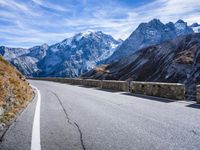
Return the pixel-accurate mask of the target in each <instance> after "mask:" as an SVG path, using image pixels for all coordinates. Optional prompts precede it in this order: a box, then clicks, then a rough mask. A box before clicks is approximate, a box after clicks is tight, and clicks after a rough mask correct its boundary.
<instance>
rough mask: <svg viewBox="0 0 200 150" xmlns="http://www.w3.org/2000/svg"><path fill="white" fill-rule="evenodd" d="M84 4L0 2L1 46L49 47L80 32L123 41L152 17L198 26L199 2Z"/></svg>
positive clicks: (37, 0)
mask: <svg viewBox="0 0 200 150" xmlns="http://www.w3.org/2000/svg"><path fill="white" fill-rule="evenodd" d="M87 3H88V1H85V2H83V6H79V7H78V6H73V5H71V4H70V5H68V4H67V5H66V6H64V5H60V4H53V3H50V2H49V1H47V0H32V2H30V1H29V2H26V1H25V2H22V1H21V2H20V3H19V2H16V1H15V0H9V3H8V0H0V8H2V9H0V34H1V37H0V41H1V42H2V43H1V44H3V45H5V44H6V45H16V46H33V45H34V44H42V43H48V44H52V43H55V42H59V41H61V40H63V39H64V38H67V37H70V36H72V35H73V34H75V33H77V32H81V31H84V30H102V31H103V32H105V33H108V34H111V35H113V36H114V37H115V38H117V39H118V38H122V39H125V38H127V37H128V36H129V35H130V34H131V33H132V31H133V30H134V29H135V28H136V27H137V26H138V25H139V24H140V23H141V22H148V21H150V20H151V19H153V18H158V19H161V21H163V22H164V23H167V22H169V21H173V22H175V21H177V20H178V19H183V20H185V21H187V22H188V23H189V24H192V23H193V22H199V23H200V16H199V14H200V3H199V0H155V1H153V2H151V3H147V4H144V5H142V6H139V7H137V8H135V7H134V8H131V7H125V6H122V5H118V4H116V3H111V2H110V1H109V3H107V4H106V5H102V6H99V5H96V6H87ZM98 3H99V2H98ZM33 4H34V5H33ZM77 5H78V4H77ZM80 7H82V8H81V9H80ZM4 8H6V9H4ZM44 8H49V9H51V10H53V11H47V10H46V9H44ZM1 21H10V22H12V24H14V25H9V26H6V25H5V24H1Z"/></svg>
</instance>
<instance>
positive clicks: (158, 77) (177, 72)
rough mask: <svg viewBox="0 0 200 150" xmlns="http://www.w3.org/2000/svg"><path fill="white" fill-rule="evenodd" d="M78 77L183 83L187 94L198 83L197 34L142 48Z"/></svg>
mask: <svg viewBox="0 0 200 150" xmlns="http://www.w3.org/2000/svg"><path fill="white" fill-rule="evenodd" d="M82 77H85V78H92V79H107V80H133V81H158V82H175V83H184V84H185V85H186V88H187V89H189V91H194V90H195V87H196V85H197V84H199V83H200V33H194V34H190V35H186V36H181V37H177V38H175V39H174V40H171V41H166V42H163V43H162V44H158V45H154V46H149V47H147V48H143V49H141V50H139V51H137V52H136V53H134V54H132V55H130V56H128V57H126V58H124V59H121V60H120V61H118V62H114V63H111V64H110V65H103V66H102V67H98V68H95V69H93V70H91V71H89V72H88V73H86V74H84V75H82ZM194 92H195V91H194Z"/></svg>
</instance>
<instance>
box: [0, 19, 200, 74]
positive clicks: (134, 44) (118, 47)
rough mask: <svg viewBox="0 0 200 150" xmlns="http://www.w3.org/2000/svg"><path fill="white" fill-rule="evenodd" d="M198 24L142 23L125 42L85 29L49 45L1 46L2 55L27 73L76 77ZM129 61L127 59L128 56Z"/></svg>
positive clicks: (187, 31) (178, 34) (157, 21)
mask: <svg viewBox="0 0 200 150" xmlns="http://www.w3.org/2000/svg"><path fill="white" fill-rule="evenodd" d="M199 28H200V26H199V24H198V23H194V24H192V25H191V26H188V25H187V23H186V22H184V21H183V20H178V21H177V22H176V23H172V22H169V23H167V24H163V23H162V22H161V21H160V20H158V19H153V20H151V21H150V22H148V23H141V24H140V25H139V26H138V28H137V29H136V30H135V31H134V32H133V33H132V34H131V35H130V37H129V38H127V39H126V40H125V41H124V42H123V41H121V40H115V39H114V38H113V37H112V36H110V35H107V34H104V33H102V32H101V31H98V32H85V33H79V34H76V35H75V36H74V37H71V38H68V39H65V40H63V41H62V42H60V43H56V44H54V45H50V46H48V45H47V44H44V45H41V46H35V47H33V48H29V49H22V48H8V47H5V46H1V47H0V55H2V56H3V57H4V58H5V59H6V60H8V61H9V62H10V63H12V64H13V65H14V66H16V68H17V69H18V70H20V71H21V72H22V73H23V74H24V75H26V76H33V77H38V76H39V77H48V76H51V77H77V76H79V75H81V74H83V73H86V72H87V71H89V70H91V69H93V68H95V67H96V66H98V65H102V64H110V63H111V62H117V61H119V60H120V59H125V57H128V56H130V55H132V54H134V53H135V52H137V51H139V50H140V49H142V48H145V47H148V46H151V45H155V44H161V43H162V42H164V41H168V40H172V39H174V38H176V37H178V36H184V35H188V34H192V33H194V32H199ZM125 60H126V59H125Z"/></svg>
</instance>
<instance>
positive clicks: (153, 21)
mask: <svg viewBox="0 0 200 150" xmlns="http://www.w3.org/2000/svg"><path fill="white" fill-rule="evenodd" d="M152 23H153V24H163V23H162V22H161V21H160V20H159V19H156V18H154V19H152V20H151V21H149V24H152Z"/></svg>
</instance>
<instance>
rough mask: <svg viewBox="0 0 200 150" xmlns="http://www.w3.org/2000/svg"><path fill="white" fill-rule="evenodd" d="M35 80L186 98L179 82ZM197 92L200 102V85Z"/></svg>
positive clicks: (79, 79) (175, 98)
mask: <svg viewBox="0 0 200 150" xmlns="http://www.w3.org/2000/svg"><path fill="white" fill-rule="evenodd" d="M31 79H33V80H46V81H54V82H61V83H67V84H72V85H83V86H86V87H97V88H102V89H110V90H117V91H126V92H128V91H129V90H130V92H132V93H134V94H142V95H147V96H155V97H163V98H169V99H174V100H185V86H184V85H183V84H178V83H160V82H136V81H132V82H130V86H129V84H128V82H127V81H114V80H93V79H81V78H73V79H71V78H31ZM197 92H199V94H197V97H198V96H199V97H198V100H199V103H200V86H199V88H197Z"/></svg>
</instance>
